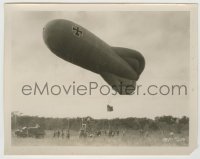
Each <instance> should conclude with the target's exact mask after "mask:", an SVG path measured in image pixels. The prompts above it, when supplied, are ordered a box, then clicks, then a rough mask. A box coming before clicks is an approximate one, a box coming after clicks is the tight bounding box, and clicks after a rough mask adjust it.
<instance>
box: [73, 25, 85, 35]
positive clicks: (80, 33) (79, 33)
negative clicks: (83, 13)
mask: <svg viewBox="0 0 200 159" xmlns="http://www.w3.org/2000/svg"><path fill="white" fill-rule="evenodd" d="M72 30H73V31H75V32H74V35H76V36H78V37H80V36H81V35H82V34H83V32H82V31H81V30H80V28H79V27H78V26H77V27H72Z"/></svg>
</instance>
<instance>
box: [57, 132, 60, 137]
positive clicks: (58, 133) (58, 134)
mask: <svg viewBox="0 0 200 159" xmlns="http://www.w3.org/2000/svg"><path fill="white" fill-rule="evenodd" d="M57 136H58V138H59V137H60V131H59V130H58V132H57Z"/></svg>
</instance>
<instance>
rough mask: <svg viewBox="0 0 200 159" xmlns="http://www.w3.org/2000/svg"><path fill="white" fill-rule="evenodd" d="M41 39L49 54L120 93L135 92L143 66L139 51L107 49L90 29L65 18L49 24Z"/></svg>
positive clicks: (110, 47)
mask: <svg viewBox="0 0 200 159" xmlns="http://www.w3.org/2000/svg"><path fill="white" fill-rule="evenodd" d="M119 38H120V37H119ZM43 39H44V42H45V44H46V45H47V47H48V48H49V50H50V51H51V52H52V53H54V54H55V55H57V56H58V57H60V58H62V59H63V60H65V61H68V62H70V63H72V64H74V65H77V66H80V67H82V68H84V69H87V70H89V71H92V72H94V73H96V74H99V75H100V76H101V77H102V78H103V79H104V80H105V81H106V82H107V83H108V84H109V85H110V86H111V87H112V88H113V90H115V91H116V92H118V93H119V94H121V95H127V94H133V93H134V90H135V86H136V81H137V80H138V79H139V77H140V75H141V73H142V72H143V70H144V67H145V59H144V57H143V55H142V54H141V53H140V52H138V51H136V50H132V49H129V48H123V47H114V46H110V45H109V44H107V43H106V42H104V41H103V40H101V39H100V38H99V37H97V36H96V35H94V34H93V33H91V32H90V31H89V30H87V29H85V28H84V27H82V26H80V25H78V24H76V23H74V22H72V21H69V20H65V19H55V20H52V21H50V22H48V23H47V24H46V25H45V26H44V28H43ZM127 88H128V89H127ZM131 88H132V89H131Z"/></svg>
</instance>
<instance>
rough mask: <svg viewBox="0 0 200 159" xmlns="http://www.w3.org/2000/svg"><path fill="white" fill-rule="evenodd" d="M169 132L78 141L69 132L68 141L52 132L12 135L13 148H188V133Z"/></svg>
mask: <svg viewBox="0 0 200 159" xmlns="http://www.w3.org/2000/svg"><path fill="white" fill-rule="evenodd" d="M169 134H170V132H163V131H162V132H161V131H152V132H148V134H145V135H141V134H140V133H139V131H134V130H131V131H126V133H125V135H124V136H123V135H122V134H119V136H114V137H108V136H104V135H102V136H100V137H94V138H85V139H79V136H78V132H71V137H70V139H67V138H66V137H64V138H53V131H46V135H45V137H44V138H40V139H36V138H31V137H28V138H20V137H16V136H15V135H14V133H13V134H12V145H14V146H188V143H189V139H188V136H189V134H188V131H182V132H181V133H179V134H176V133H174V135H173V137H172V136H170V135H169Z"/></svg>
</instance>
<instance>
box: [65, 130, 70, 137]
mask: <svg viewBox="0 0 200 159" xmlns="http://www.w3.org/2000/svg"><path fill="white" fill-rule="evenodd" d="M66 138H67V139H70V133H69V130H68V131H67V132H66Z"/></svg>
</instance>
